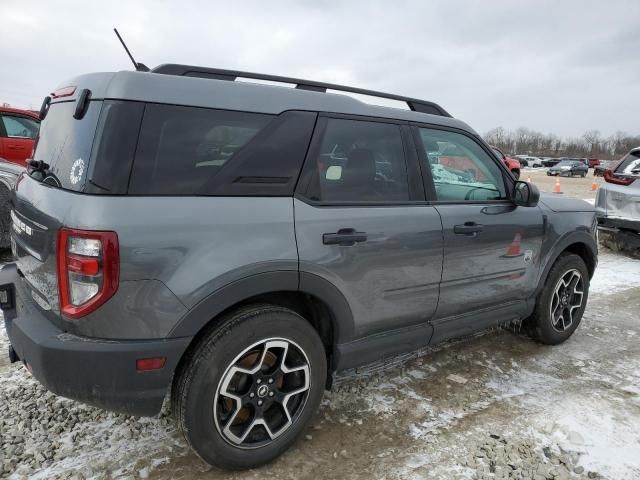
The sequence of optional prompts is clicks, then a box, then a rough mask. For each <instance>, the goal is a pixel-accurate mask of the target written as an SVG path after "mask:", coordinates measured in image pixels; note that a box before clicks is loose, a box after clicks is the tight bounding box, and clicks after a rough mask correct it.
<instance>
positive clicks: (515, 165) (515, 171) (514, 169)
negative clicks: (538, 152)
mask: <svg viewBox="0 0 640 480" xmlns="http://www.w3.org/2000/svg"><path fill="white" fill-rule="evenodd" d="M490 146H491V150H493V153H495V154H496V155H497V156H498V159H500V160H502V161H503V162H504V164H505V165H506V166H507V169H508V170H509V171H510V172H511V173H512V175H513V176H514V177H515V179H516V180H518V179H519V178H520V162H519V161H518V160H516V159H515V158H511V157H508V156H507V155H505V154H504V153H502V150H500V149H499V148H498V147H496V146H493V145H490Z"/></svg>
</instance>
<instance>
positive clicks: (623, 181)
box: [604, 169, 635, 185]
mask: <svg viewBox="0 0 640 480" xmlns="http://www.w3.org/2000/svg"><path fill="white" fill-rule="evenodd" d="M604 180H605V182H608V183H614V184H616V185H631V184H632V183H633V181H634V180H635V178H633V177H618V176H616V175H615V174H614V173H613V171H612V170H611V169H607V170H605V171H604Z"/></svg>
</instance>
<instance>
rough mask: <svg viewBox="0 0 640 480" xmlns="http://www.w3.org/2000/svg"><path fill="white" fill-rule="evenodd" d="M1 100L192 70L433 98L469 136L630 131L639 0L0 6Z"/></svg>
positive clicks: (34, 102)
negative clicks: (105, 77)
mask: <svg viewBox="0 0 640 480" xmlns="http://www.w3.org/2000/svg"><path fill="white" fill-rule="evenodd" d="M0 23H1V25H2V26H1V28H0V103H2V102H8V103H10V104H12V105H16V106H22V107H29V106H31V107H33V108H37V107H39V105H40V103H41V101H42V98H43V97H44V96H45V95H46V94H47V93H49V92H50V91H51V90H52V89H53V88H54V87H55V86H57V85H58V84H60V83H61V82H63V81H64V80H65V79H66V78H68V77H71V76H74V75H76V74H80V73H85V72H93V71H115V70H123V69H131V68H132V66H131V64H130V63H129V60H128V58H127V57H126V55H125V53H124V50H123V49H122V48H121V46H120V45H119V43H118V41H117V39H116V37H115V35H114V34H113V32H112V28H113V27H114V26H116V27H118V29H119V30H120V32H121V34H123V36H124V37H125V40H126V41H127V43H128V45H129V47H130V49H131V50H132V51H133V53H134V56H135V57H136V59H137V60H138V61H139V62H143V63H145V64H147V65H148V66H150V67H154V66H156V65H158V64H161V63H169V62H179V63H192V64H201V65H207V66H215V67H219V68H233V69H240V70H247V71H253V72H263V73H272V74H278V75H287V76H295V77H302V78H308V79H313V80H323V81H327V82H333V83H343V84H347V85H353V86H358V87H363V88H369V89H374V90H382V91H388V92H392V93H397V94H402V95H407V96H413V97H418V98H424V99H427V100H432V101H435V102H437V103H439V104H441V105H442V106H443V107H444V108H445V109H447V110H448V111H449V112H450V113H451V114H452V115H453V116H455V117H458V118H460V119H462V120H464V121H466V122H467V123H469V124H470V125H471V126H472V127H474V128H475V129H476V130H477V131H479V132H481V133H485V132H486V131H487V130H488V129H490V128H492V127H495V126H500V125H502V126H504V127H506V128H508V129H515V128H517V127H519V126H526V127H529V128H533V129H536V130H539V131H543V132H551V133H556V134H558V135H563V136H577V135H581V134H582V133H583V132H584V131H585V130H590V129H598V130H600V131H601V132H602V133H603V134H604V135H608V134H610V133H613V132H615V131H617V130H622V131H625V132H628V133H631V134H639V133H640V114H639V112H640V1H639V0H629V1H622V0H620V1H614V0H607V1H560V2H559V1H540V0H537V1H511V0H504V1H473V0H468V1H445V0H442V1H415V2H414V1H411V2H410V1H398V0H387V1H362V2H356V1H343V2H338V1H326V0H313V1H298V2H293V1H275V0H270V1H255V2H254V1H243V2H231V1H225V2H217V1H202V2H197V1H190V0H181V1H173V2H169V1H154V2H152V1H135V2H133V1H128V2H127V1H119V0H109V1H101V2H97V1H86V0H84V1H66V0H56V1H55V2H54V1H44V0H43V1H39V2H35V1H28V0H0Z"/></svg>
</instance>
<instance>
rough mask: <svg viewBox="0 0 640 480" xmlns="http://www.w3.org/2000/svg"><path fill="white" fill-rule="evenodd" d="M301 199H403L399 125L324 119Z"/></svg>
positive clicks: (405, 183)
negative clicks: (319, 140) (307, 189)
mask: <svg viewBox="0 0 640 480" xmlns="http://www.w3.org/2000/svg"><path fill="white" fill-rule="evenodd" d="M311 161H312V162H313V163H312V168H313V177H312V180H311V185H310V191H309V192H308V193H307V196H308V197H309V198H310V199H311V200H314V201H321V202H343V201H344V202H403V201H408V200H409V185H408V181H407V165H406V161H405V155H404V149H403V142H402V136H401V133H400V126H399V125H395V124H390V123H381V122H369V121H362V120H348V119H338V118H329V119H328V121H327V127H326V130H325V132H324V136H323V138H322V142H321V146H320V149H319V152H318V153H317V155H316V156H315V158H313V159H311Z"/></svg>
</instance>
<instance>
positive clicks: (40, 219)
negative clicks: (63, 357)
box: [11, 175, 68, 323]
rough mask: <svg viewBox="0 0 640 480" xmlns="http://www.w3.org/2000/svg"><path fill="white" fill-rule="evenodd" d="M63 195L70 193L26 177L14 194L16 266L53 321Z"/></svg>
mask: <svg viewBox="0 0 640 480" xmlns="http://www.w3.org/2000/svg"><path fill="white" fill-rule="evenodd" d="M61 195H62V196H65V195H68V193H66V192H64V191H61V190H60V189H56V188H54V187H51V186H48V185H46V184H42V183H40V182H37V181H36V180H33V179H31V178H30V177H28V176H27V175H23V176H22V177H21V178H20V179H19V181H18V182H17V185H16V190H15V191H14V192H13V197H12V207H13V208H12V210H11V249H12V251H13V254H14V257H15V259H16V265H17V267H18V270H19V272H20V274H21V276H22V277H23V279H24V282H25V284H26V285H25V287H26V288H27V291H29V296H30V297H31V300H33V301H34V302H35V303H36V304H37V305H38V306H39V308H40V309H41V310H43V311H44V312H45V313H46V314H47V316H48V317H50V318H52V319H53V320H55V319H56V318H59V307H58V279H57V265H56V243H57V242H56V237H57V233H58V230H59V228H60V226H61V225H62V221H63V219H64V213H65V212H64V211H63V210H62V205H64V204H65V203H66V202H61V201H60V200H61V199H60V198H56V197H60V196H61ZM23 300H24V301H28V300H29V299H28V298H25V299H23ZM56 323H57V322H56Z"/></svg>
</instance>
